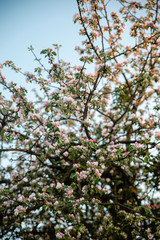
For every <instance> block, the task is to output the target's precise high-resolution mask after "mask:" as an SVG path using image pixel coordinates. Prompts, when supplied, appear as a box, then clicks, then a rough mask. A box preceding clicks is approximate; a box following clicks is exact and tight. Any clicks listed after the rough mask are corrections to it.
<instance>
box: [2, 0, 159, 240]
mask: <svg viewBox="0 0 160 240" xmlns="http://www.w3.org/2000/svg"><path fill="white" fill-rule="evenodd" d="M77 7H78V13H77V14H75V15H74V22H75V23H76V22H77V23H78V24H80V35H82V38H83V41H82V45H81V46H78V47H76V50H77V51H78V53H79V54H80V65H75V66H71V64H69V63H66V62H65V61H63V60H61V59H59V57H57V55H58V53H59V47H60V46H59V45H56V44H55V45H53V46H54V47H53V49H51V48H48V49H44V50H42V51H41V55H42V57H44V58H45V59H47V61H48V65H47V66H45V65H44V64H43V59H42V60H41V59H39V58H38V57H37V55H36V54H35V51H34V49H33V48H32V47H30V49H29V50H30V51H31V52H32V53H33V55H34V57H35V59H36V60H37V63H38V67H37V68H35V72H34V73H30V72H27V73H24V72H22V70H21V69H19V68H17V67H16V66H15V65H14V63H13V62H11V61H6V62H5V63H3V64H1V68H5V67H10V68H11V69H12V70H14V71H16V72H17V73H18V74H23V76H24V78H25V79H26V81H27V84H28V86H30V84H32V83H35V84H36V86H37V91H36V90H35V98H34V100H33V102H31V101H30V97H29V96H28V95H27V87H26V88H24V87H23V86H20V85H18V84H17V83H15V82H14V81H13V82H9V81H7V79H6V78H5V76H4V74H3V73H2V72H3V71H2V72H1V73H0V85H1V89H2V87H3V91H1V93H0V104H1V108H0V142H1V145H0V156H1V161H2V162H3V161H5V159H7V161H10V164H7V166H6V165H4V164H2V166H1V170H0V171H1V174H0V183H1V187H0V238H1V239H4V240H7V239H11V240H14V239H15V240H19V239H26V240H29V239H37V240H40V239H68V240H71V239H82V240H83V239H84V240H85V239H90V240H92V239H93V240H95V239H97V240H99V239H104V240H123V239H128V240H137V239H140V240H147V239H155V240H156V239H160V198H159V196H160V195H159V193H158V192H159V190H160V130H159V128H160V121H159V119H160V71H159V69H160V51H159V48H160V40H159V37H160V15H159V8H160V3H159V1H158V0H143V1H141V2H137V1H128V0H118V1H114V0H111V1H107V0H77ZM92 66H93V67H92ZM91 67H92V69H93V72H92V73H91V72H89V70H88V69H91ZM28 89H29V87H28ZM38 89H39V90H38Z"/></svg>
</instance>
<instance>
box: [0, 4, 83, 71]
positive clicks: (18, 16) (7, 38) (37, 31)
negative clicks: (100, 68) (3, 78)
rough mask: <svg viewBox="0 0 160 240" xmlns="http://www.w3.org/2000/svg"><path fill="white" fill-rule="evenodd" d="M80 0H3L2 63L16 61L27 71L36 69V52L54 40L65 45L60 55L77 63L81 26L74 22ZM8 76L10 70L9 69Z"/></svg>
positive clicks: (0, 14)
mask: <svg viewBox="0 0 160 240" xmlns="http://www.w3.org/2000/svg"><path fill="white" fill-rule="evenodd" d="M77 11H78V9H77V4H76V0H27V1H25V0H0V25H1V38H0V62H4V61H5V60H12V61H13V62H14V63H15V64H16V66H18V67H22V69H23V70H24V71H33V63H34V57H33V56H32V54H31V52H29V51H28V47H29V46H30V45H32V46H33V47H34V49H35V52H36V54H39V52H40V51H41V50H42V49H44V48H48V47H50V48H52V44H53V43H58V44H61V45H62V48H61V50H60V58H63V59H64V60H66V61H68V62H71V63H72V64H76V61H77V59H78V54H77V53H76V52H75V51H74V48H75V46H76V45H79V44H80V36H79V34H78V32H79V26H78V25H77V24H76V25H75V24H74V23H73V20H72V19H73V15H74V14H75V13H76V12H77ZM7 75H8V71H7Z"/></svg>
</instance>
